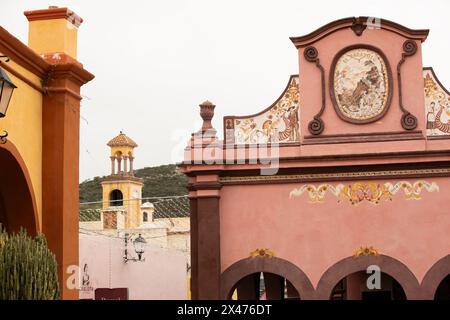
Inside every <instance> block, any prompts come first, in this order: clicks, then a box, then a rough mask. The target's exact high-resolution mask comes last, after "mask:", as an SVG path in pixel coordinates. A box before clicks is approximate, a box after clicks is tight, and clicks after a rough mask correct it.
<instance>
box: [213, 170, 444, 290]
mask: <svg viewBox="0 0 450 320" xmlns="http://www.w3.org/2000/svg"><path fill="white" fill-rule="evenodd" d="M402 180H406V181H410V182H415V181H417V179H402ZM425 180H426V181H428V182H436V183H437V184H438V185H439V188H440V191H439V192H432V193H429V192H428V191H426V190H422V193H421V197H422V198H421V199H420V200H406V199H405V198H404V195H403V192H402V191H400V192H398V193H397V194H395V195H394V196H393V199H392V201H385V202H381V203H380V204H378V205H374V204H372V203H370V202H368V201H364V202H361V203H359V204H358V205H351V204H350V203H349V202H347V201H343V202H341V203H338V199H337V198H336V197H335V196H333V195H331V194H330V193H327V195H326V197H325V201H324V202H323V203H310V201H309V197H308V194H307V193H304V194H303V195H301V196H300V197H294V198H292V199H290V198H289V193H290V192H291V191H292V190H293V189H294V188H298V187H299V186H300V185H302V184H284V185H281V184H279V185H275V184H272V185H246V186H224V187H223V188H222V190H221V198H220V224H221V225H220V231H221V260H222V271H223V270H225V269H226V268H227V267H229V266H230V265H231V264H233V263H234V262H237V261H238V260H241V259H244V258H247V257H248V256H249V254H250V252H252V251H254V250H255V249H257V248H268V249H270V250H272V251H274V252H275V255H276V256H277V257H279V258H283V259H286V260H288V261H291V262H292V263H294V264H296V265H297V266H298V267H299V268H300V269H302V270H303V271H304V272H305V273H306V275H307V276H308V277H309V278H310V280H311V282H312V284H313V285H314V286H316V285H317V283H318V281H319V279H320V277H321V276H322V274H323V273H324V272H325V271H326V270H327V269H328V268H329V267H331V266H332V265H333V264H335V263H336V262H338V261H339V260H341V259H344V258H346V257H349V256H352V254H353V253H354V252H355V251H356V250H357V249H358V248H359V247H361V246H366V245H367V246H373V247H375V248H377V249H379V251H380V253H381V254H384V255H388V256H391V257H393V258H395V259H397V260H399V261H401V262H403V263H404V264H406V265H407V266H408V267H409V268H410V269H411V271H412V272H413V273H414V274H415V276H416V277H417V279H418V280H419V281H421V280H422V278H423V276H424V275H425V273H426V271H427V270H428V269H429V268H430V267H431V266H432V265H433V264H434V263H435V262H436V261H437V260H439V259H440V258H442V257H444V256H445V255H447V254H449V253H450V247H449V243H450V214H449V210H450V209H449V208H450V205H449V201H448V199H447V197H446V195H447V194H448V192H449V190H450V179H449V178H427V179H425ZM397 181H399V180H378V181H377V182H379V183H384V182H391V183H395V182H397ZM338 183H344V184H350V183H351V182H348V181H342V182H332V183H331V184H333V185H335V184H338ZM315 185H318V184H315Z"/></svg>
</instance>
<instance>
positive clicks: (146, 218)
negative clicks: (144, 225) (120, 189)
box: [142, 211, 148, 222]
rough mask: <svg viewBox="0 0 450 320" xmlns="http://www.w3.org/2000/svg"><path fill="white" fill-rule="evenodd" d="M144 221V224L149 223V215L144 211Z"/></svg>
mask: <svg viewBox="0 0 450 320" xmlns="http://www.w3.org/2000/svg"><path fill="white" fill-rule="evenodd" d="M142 221H143V222H148V213H147V212H145V211H144V213H142Z"/></svg>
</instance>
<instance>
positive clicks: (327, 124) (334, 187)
mask: <svg viewBox="0 0 450 320" xmlns="http://www.w3.org/2000/svg"><path fill="white" fill-rule="evenodd" d="M427 35H428V30H411V29H409V28H406V27H404V26H401V25H399V24H397V23H394V22H391V21H387V20H383V19H375V18H367V17H359V18H346V19H341V20H338V21H334V22H331V23H329V24H327V25H325V26H323V27H321V28H319V29H318V30H316V31H313V32H312V33H310V34H308V35H305V36H302V37H294V38H291V40H292V42H293V43H294V45H295V47H296V49H297V50H298V59H299V74H298V75H293V76H291V77H290V78H289V81H288V85H287V87H286V89H285V90H284V92H283V93H282V95H281V96H280V97H279V98H278V99H277V100H276V101H275V102H274V103H273V104H272V105H271V106H269V107H268V108H266V109H264V110H263V111H262V112H260V113H258V114H254V115H249V116H228V117H225V118H224V121H223V123H224V137H223V140H221V139H219V138H218V137H217V133H216V130H215V129H214V128H212V125H211V119H212V117H213V115H214V108H215V106H214V105H213V104H212V103H211V102H208V101H207V102H205V103H203V104H201V105H200V109H201V116H202V118H203V120H204V124H203V127H202V129H201V130H200V131H199V132H197V133H195V134H193V135H192V139H191V141H190V143H189V145H188V147H187V148H186V151H185V159H184V162H183V163H181V164H180V167H181V168H182V170H183V172H185V174H186V175H187V176H188V177H189V190H190V199H191V248H192V249H191V250H192V251H191V256H192V263H191V264H192V270H191V275H192V283H191V294H192V298H194V299H218V298H220V299H229V298H231V297H232V296H233V294H234V296H235V297H236V296H237V298H238V299H258V298H260V289H261V285H260V278H261V275H262V277H263V279H264V290H265V293H266V295H265V296H266V297H267V298H268V299H287V298H288V299H372V298H385V299H434V298H436V299H445V298H450V294H449V293H450V277H449V275H450V246H449V245H450V212H449V209H448V208H449V205H450V200H449V198H448V196H447V193H448V192H449V191H450V178H449V177H450V151H449V150H450V94H449V92H448V90H447V89H446V88H445V87H444V86H443V85H442V84H441V83H440V82H439V80H438V78H437V76H436V74H435V73H434V71H433V70H432V69H431V68H428V67H424V66H423V65H422V44H423V42H424V41H425V40H426V38H427ZM430 45H433V44H430ZM370 266H375V267H376V268H378V270H379V271H381V287H377V288H375V289H373V288H372V289H370V288H368V286H367V285H366V280H367V279H368V277H369V276H370V274H368V273H367V268H368V267H370Z"/></svg>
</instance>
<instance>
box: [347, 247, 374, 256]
mask: <svg viewBox="0 0 450 320" xmlns="http://www.w3.org/2000/svg"><path fill="white" fill-rule="evenodd" d="M379 254H380V253H379V251H378V249H375V248H374V247H372V246H370V247H368V246H365V247H360V248H359V249H358V250H356V251H355V253H354V254H353V257H354V258H356V257H360V256H378V255H379Z"/></svg>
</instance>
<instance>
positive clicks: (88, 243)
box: [80, 234, 187, 300]
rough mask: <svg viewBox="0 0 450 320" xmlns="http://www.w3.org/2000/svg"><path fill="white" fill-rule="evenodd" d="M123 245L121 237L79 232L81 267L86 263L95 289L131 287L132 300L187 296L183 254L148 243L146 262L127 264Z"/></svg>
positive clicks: (181, 297)
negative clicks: (124, 259) (124, 260)
mask: <svg viewBox="0 0 450 320" xmlns="http://www.w3.org/2000/svg"><path fill="white" fill-rule="evenodd" d="M123 247H124V246H123V240H121V239H116V238H111V237H106V236H101V235H94V236H93V235H85V234H80V266H81V268H83V266H84V264H85V263H87V265H88V270H89V272H88V274H89V276H90V280H91V285H92V286H93V287H94V289H95V288H129V290H128V294H129V299H130V300H168V299H176V300H178V299H187V276H186V258H185V256H184V255H183V254H181V253H180V252H178V251H176V250H167V249H162V248H159V247H155V246H151V245H147V247H146V251H145V253H144V256H145V262H128V263H124V262H123ZM81 275H82V274H81ZM80 298H86V296H84V295H83V294H80Z"/></svg>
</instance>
